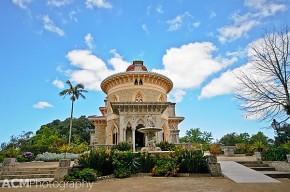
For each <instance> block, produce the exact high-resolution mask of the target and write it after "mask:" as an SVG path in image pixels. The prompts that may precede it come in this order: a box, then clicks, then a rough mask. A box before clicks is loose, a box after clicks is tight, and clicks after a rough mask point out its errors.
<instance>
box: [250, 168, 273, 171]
mask: <svg viewBox="0 0 290 192" xmlns="http://www.w3.org/2000/svg"><path fill="white" fill-rule="evenodd" d="M249 168H251V169H254V170H256V171H275V168H274V167H249Z"/></svg>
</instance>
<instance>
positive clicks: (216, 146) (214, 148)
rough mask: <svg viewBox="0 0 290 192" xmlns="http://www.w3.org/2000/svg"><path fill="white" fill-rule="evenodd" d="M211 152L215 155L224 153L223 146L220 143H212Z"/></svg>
mask: <svg viewBox="0 0 290 192" xmlns="http://www.w3.org/2000/svg"><path fill="white" fill-rule="evenodd" d="M209 152H210V154H213V155H219V154H221V153H222V149H221V146H220V145H219V144H211V145H210V146H209Z"/></svg>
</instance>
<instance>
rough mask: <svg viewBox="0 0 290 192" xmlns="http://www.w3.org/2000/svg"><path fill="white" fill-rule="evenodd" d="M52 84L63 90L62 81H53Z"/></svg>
mask: <svg viewBox="0 0 290 192" xmlns="http://www.w3.org/2000/svg"><path fill="white" fill-rule="evenodd" d="M52 84H53V85H54V86H55V87H57V88H59V89H63V88H64V83H63V82H62V81H60V80H58V79H55V80H53V81H52Z"/></svg>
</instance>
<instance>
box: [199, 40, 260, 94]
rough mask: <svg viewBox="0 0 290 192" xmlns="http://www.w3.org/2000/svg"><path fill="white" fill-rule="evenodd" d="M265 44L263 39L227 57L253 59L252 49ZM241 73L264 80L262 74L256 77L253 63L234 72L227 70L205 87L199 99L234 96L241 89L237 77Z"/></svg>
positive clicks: (235, 69)
mask: <svg viewBox="0 0 290 192" xmlns="http://www.w3.org/2000/svg"><path fill="white" fill-rule="evenodd" d="M262 44H263V40H262V39H257V40H255V41H253V42H251V43H249V45H248V46H247V48H246V49H245V50H242V51H236V52H227V53H226V55H228V56H233V57H245V56H247V57H249V58H251V57H252V55H253V53H252V49H251V47H259V46H260V45H262ZM241 73H244V74H251V76H252V77H255V78H262V75H261V74H258V76H257V75H256V73H255V71H254V69H253V63H251V62H248V63H246V64H243V65H241V66H239V67H236V68H234V69H232V70H227V71H226V72H224V73H222V74H221V75H220V76H219V77H217V78H215V79H213V80H211V81H210V82H209V83H208V84H207V85H205V86H204V87H203V88H202V90H201V93H200V95H199V99H204V98H211V97H215V96H219V95H226V94H232V93H234V92H235V91H237V90H238V88H239V83H238V80H237V76H238V75H240V74H241Z"/></svg>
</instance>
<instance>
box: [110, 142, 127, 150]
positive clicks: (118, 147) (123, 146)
mask: <svg viewBox="0 0 290 192" xmlns="http://www.w3.org/2000/svg"><path fill="white" fill-rule="evenodd" d="M131 149H132V145H131V144H129V143H126V142H121V143H118V144H117V145H114V146H113V147H112V150H118V151H130V150H131Z"/></svg>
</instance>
